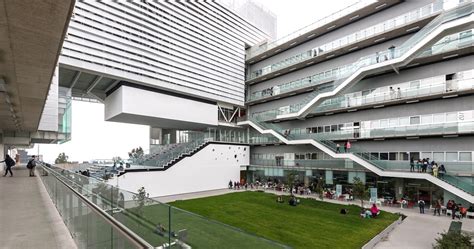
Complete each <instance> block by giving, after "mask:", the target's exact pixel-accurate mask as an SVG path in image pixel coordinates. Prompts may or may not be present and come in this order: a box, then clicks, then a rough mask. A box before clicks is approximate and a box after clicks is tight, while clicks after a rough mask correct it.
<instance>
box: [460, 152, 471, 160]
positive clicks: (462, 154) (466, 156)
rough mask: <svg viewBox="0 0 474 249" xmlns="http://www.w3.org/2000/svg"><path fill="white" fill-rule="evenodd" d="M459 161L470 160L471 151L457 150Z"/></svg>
mask: <svg viewBox="0 0 474 249" xmlns="http://www.w3.org/2000/svg"><path fill="white" fill-rule="evenodd" d="M459 161H461V162H471V161H472V153H471V152H459Z"/></svg>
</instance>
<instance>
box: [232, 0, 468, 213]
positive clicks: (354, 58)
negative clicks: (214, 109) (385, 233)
mask: <svg viewBox="0 0 474 249" xmlns="http://www.w3.org/2000/svg"><path fill="white" fill-rule="evenodd" d="M359 4H362V3H359ZM364 4H366V6H358V8H355V9H353V10H352V11H351V12H349V13H343V14H340V15H337V18H333V19H331V18H328V21H327V22H324V21H321V22H319V24H316V25H314V26H312V27H311V28H308V29H307V30H306V31H307V32H306V33H304V34H301V32H300V33H299V34H298V36H294V37H292V38H291V39H289V40H284V41H281V42H279V41H274V42H272V43H273V44H278V45H271V44H272V43H269V44H267V45H266V46H263V47H262V46H260V47H254V48H251V49H250V50H247V57H246V61H247V75H246V83H247V95H246V104H247V106H246V112H247V117H246V120H244V119H242V122H240V123H239V124H240V125H248V126H249V143H250V144H251V148H250V152H251V155H250V157H251V158H250V164H249V165H248V166H247V167H246V172H245V173H244V174H242V176H243V177H244V178H246V181H250V182H254V181H260V182H262V181H285V179H287V176H288V175H289V174H296V175H297V176H298V177H297V178H298V179H299V181H300V183H302V184H304V185H306V186H308V185H311V184H315V183H317V182H318V181H323V182H324V185H325V186H326V187H327V188H334V189H335V187H336V185H341V186H342V191H343V193H344V194H345V193H346V192H348V191H350V190H349V189H350V187H351V184H352V183H353V181H354V177H358V178H359V179H360V180H361V181H362V182H365V183H366V184H368V185H369V186H371V187H373V188H376V189H377V191H378V193H377V194H376V195H377V198H378V200H379V201H386V202H388V201H390V200H393V199H397V200H400V199H402V198H404V199H405V200H408V202H409V204H410V205H413V204H414V203H416V201H417V200H419V199H423V200H424V201H425V202H428V203H434V201H436V200H441V199H442V200H444V201H447V200H449V199H456V200H458V201H464V203H469V202H472V201H471V200H472V194H473V190H474V189H473V188H472V186H473V181H472V180H473V178H472V173H473V149H474V137H473V136H472V134H473V131H474V123H473V121H474V116H473V113H474V105H473V103H474V98H473V95H472V93H473V86H474V85H473V84H474V79H473V77H474V56H473V55H472V52H473V51H474V50H473V47H472V45H473V41H474V39H473V37H472V34H473V23H472V16H473V15H472V8H473V6H472V2H470V1H378V2H377V1H374V2H373V3H371V2H370V1H367V2H364ZM371 4H374V6H370V5H371ZM367 6H369V7H367ZM367 11H368V12H369V13H370V15H369V16H364V14H365V15H367V13H368V12H367ZM348 143H349V144H350V146H349V147H350V148H346V147H347V144H348ZM423 159H426V160H428V161H429V164H430V165H429V167H428V169H427V171H428V173H418V169H417V161H418V160H423ZM411 163H412V164H413V165H414V171H415V172H411V171H410V164H411ZM431 164H433V165H434V164H436V165H438V166H441V165H444V167H445V169H446V172H443V174H439V175H438V177H433V176H432V173H429V172H431V170H430V168H431ZM420 170H421V169H420ZM372 198H375V196H372ZM374 201H376V200H374Z"/></svg>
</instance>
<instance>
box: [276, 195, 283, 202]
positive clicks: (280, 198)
mask: <svg viewBox="0 0 474 249" xmlns="http://www.w3.org/2000/svg"><path fill="white" fill-rule="evenodd" d="M277 202H278V203H283V202H284V201H283V196H281V195H279V196H278V197H277Z"/></svg>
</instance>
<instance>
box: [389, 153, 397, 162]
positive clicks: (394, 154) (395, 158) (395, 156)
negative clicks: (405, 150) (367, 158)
mask: <svg viewBox="0 0 474 249" xmlns="http://www.w3.org/2000/svg"><path fill="white" fill-rule="evenodd" d="M397 155H398V153H397V152H390V153H389V154H388V160H391V161H394V160H398V157H397Z"/></svg>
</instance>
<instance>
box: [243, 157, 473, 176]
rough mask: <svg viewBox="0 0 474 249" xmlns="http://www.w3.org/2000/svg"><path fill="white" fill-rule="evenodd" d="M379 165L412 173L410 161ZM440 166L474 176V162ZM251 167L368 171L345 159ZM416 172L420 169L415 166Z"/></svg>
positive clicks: (257, 161) (271, 161)
mask: <svg viewBox="0 0 474 249" xmlns="http://www.w3.org/2000/svg"><path fill="white" fill-rule="evenodd" d="M374 161H377V164H379V165H382V164H383V165H385V167H384V168H385V169H387V170H391V171H410V161H398V160H374ZM436 163H437V164H438V165H441V164H443V165H444V166H445V168H446V171H447V172H448V173H449V174H451V175H456V176H458V175H466V176H471V175H473V174H474V162H446V161H439V162H436ZM250 166H254V167H259V166H265V167H275V168H284V169H328V170H333V169H341V170H343V169H344V170H366V169H365V168H364V167H362V166H360V165H359V164H357V163H355V162H352V161H350V160H344V159H325V160H321V159H295V160H288V159H286V160H283V159H282V160H278V159H254V158H252V159H250ZM415 171H418V169H417V168H416V166H415Z"/></svg>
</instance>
